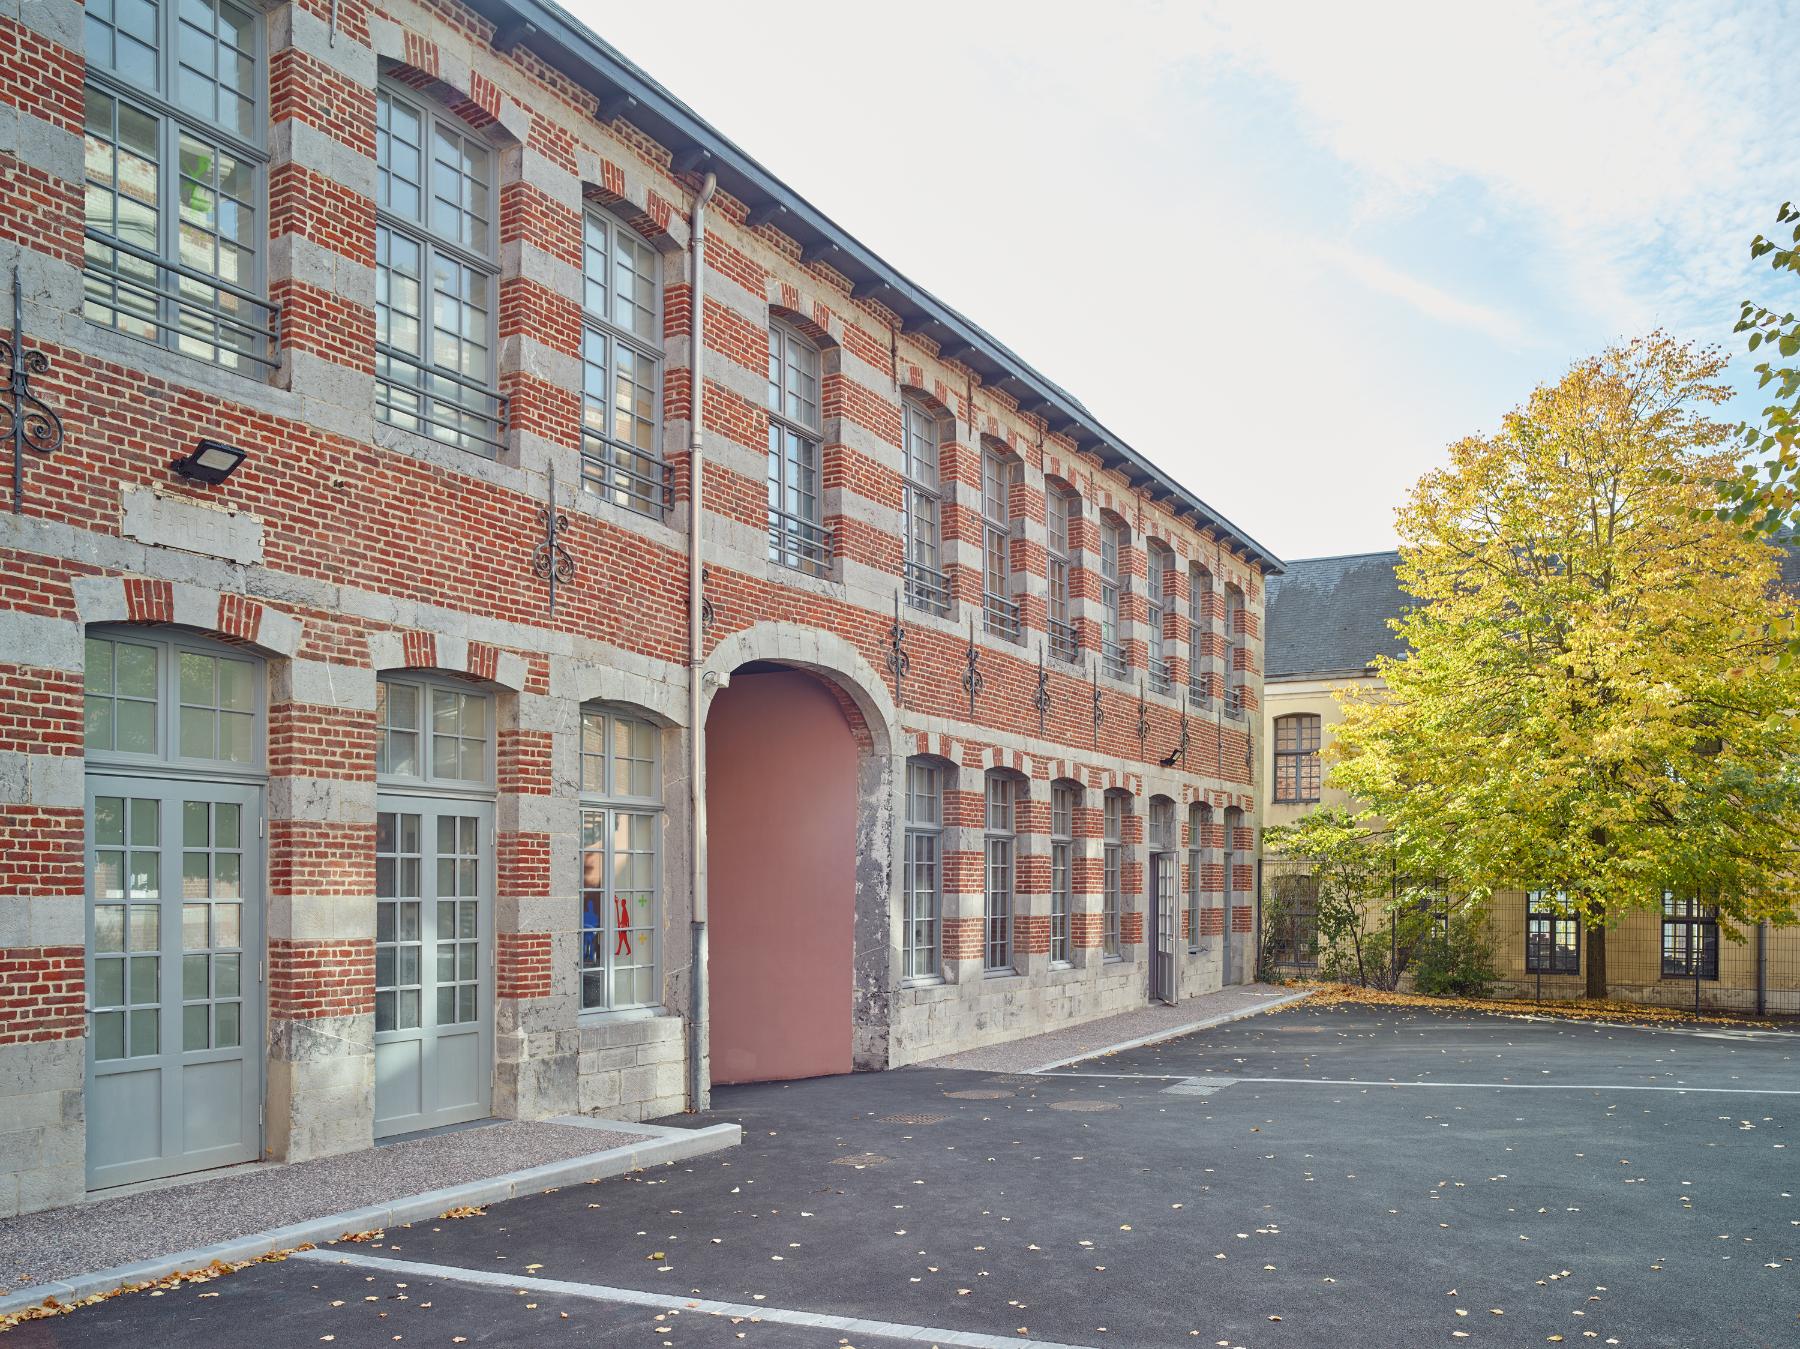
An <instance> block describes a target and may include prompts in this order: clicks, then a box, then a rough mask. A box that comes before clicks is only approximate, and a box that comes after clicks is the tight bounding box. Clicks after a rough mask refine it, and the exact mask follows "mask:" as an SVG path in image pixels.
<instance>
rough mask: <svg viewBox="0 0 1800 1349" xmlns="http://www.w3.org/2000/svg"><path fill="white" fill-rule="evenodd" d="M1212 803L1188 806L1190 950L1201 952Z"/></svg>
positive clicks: (1210, 843)
mask: <svg viewBox="0 0 1800 1349" xmlns="http://www.w3.org/2000/svg"><path fill="white" fill-rule="evenodd" d="M1211 835H1212V807H1211V806H1209V805H1207V804H1206V802H1204V801H1196V802H1194V804H1193V805H1191V806H1189V807H1188V895H1187V901H1188V954H1189V955H1199V954H1200V896H1201V895H1202V894H1203V893H1204V892H1205V890H1206V850H1207V848H1209V847H1211V846H1212V838H1211Z"/></svg>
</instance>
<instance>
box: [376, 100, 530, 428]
mask: <svg viewBox="0 0 1800 1349" xmlns="http://www.w3.org/2000/svg"><path fill="white" fill-rule="evenodd" d="M493 161H494V155H493V151H492V150H491V149H489V148H488V146H487V144H486V143H485V142H483V141H482V140H481V139H480V138H479V137H478V136H477V135H476V134H475V131H474V129H473V128H472V127H470V126H468V125H467V124H466V123H464V122H462V121H461V120H459V119H458V118H456V117H454V116H453V115H451V114H450V113H449V112H447V111H446V110H444V109H442V108H439V107H437V106H435V105H434V104H432V103H431V102H430V101H429V100H427V99H425V98H424V97H422V96H420V95H418V94H416V93H414V92H413V91H412V90H410V89H405V88H404V87H399V88H390V87H388V86H386V85H383V86H382V87H381V88H380V89H379V90H377V92H376V102H375V413H376V416H378V417H379V418H380V419H381V420H382V421H384V422H386V423H388V424H389V425H390V426H397V427H399V428H400V429H402V430H405V431H413V432H416V433H417V434H419V435H422V436H427V437H429V438H430V439H432V440H438V441H442V442H443V443H444V444H446V445H455V446H457V447H459V448H461V449H465V450H472V451H474V452H475V453H477V454H485V455H488V456H493V455H495V454H497V453H498V452H499V451H500V449H501V447H502V445H503V444H504V442H505V437H506V403H505V400H504V399H503V398H502V397H501V396H500V394H499V392H498V390H497V389H496V388H495V384H494V286H495V275H496V273H497V272H498V270H499V269H498V267H497V266H496V265H495V262H494V228H493V219H492V217H493V197H494V194H493Z"/></svg>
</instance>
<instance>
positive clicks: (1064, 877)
mask: <svg viewBox="0 0 1800 1349" xmlns="http://www.w3.org/2000/svg"><path fill="white" fill-rule="evenodd" d="M1080 796H1081V789H1080V788H1079V787H1077V786H1075V784H1073V783H1069V782H1058V783H1056V784H1054V785H1053V786H1052V787H1051V788H1050V963H1051V964H1052V965H1067V964H1068V963H1069V962H1070V960H1071V958H1072V957H1071V941H1070V932H1069V928H1070V923H1071V918H1070V915H1071V914H1072V913H1073V911H1074V907H1075V806H1076V803H1077V801H1078V800H1079V799H1080Z"/></svg>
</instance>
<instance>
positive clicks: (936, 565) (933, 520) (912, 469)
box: [900, 398, 950, 614]
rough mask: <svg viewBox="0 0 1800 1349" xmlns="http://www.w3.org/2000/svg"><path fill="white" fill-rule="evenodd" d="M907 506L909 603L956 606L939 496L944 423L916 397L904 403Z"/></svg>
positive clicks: (932, 608) (942, 609)
mask: <svg viewBox="0 0 1800 1349" xmlns="http://www.w3.org/2000/svg"><path fill="white" fill-rule="evenodd" d="M901 414H902V416H901V420H902V422H903V436H904V440H905V444H904V445H903V447H902V452H901V470H902V476H903V479H904V480H903V482H902V484H901V488H900V496H901V507H902V510H903V513H904V515H905V517H906V602H907V603H908V604H910V605H912V607H913V608H915V609H923V610H925V612H927V613H932V614H943V613H948V612H949V610H950V583H949V581H948V579H947V578H946V577H945V576H944V572H943V569H942V567H941V566H940V558H941V555H942V545H941V537H942V509H943V507H942V502H941V501H940V499H939V496H938V450H939V434H940V433H939V423H938V419H937V417H936V415H935V414H934V413H932V412H930V411H929V410H927V409H926V408H925V407H923V406H922V405H921V404H919V403H918V402H916V401H915V400H913V399H911V398H908V399H907V400H905V402H903V403H902V404H901Z"/></svg>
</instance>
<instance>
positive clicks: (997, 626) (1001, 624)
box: [981, 446, 1025, 642]
mask: <svg viewBox="0 0 1800 1349" xmlns="http://www.w3.org/2000/svg"><path fill="white" fill-rule="evenodd" d="M1019 467H1020V465H1019V463H1018V461H1017V460H1015V459H1009V458H1008V457H1007V456H1006V455H1004V454H1002V453H1001V452H1000V451H999V450H996V449H994V448H992V447H991V446H983V447H982V450H981V578H982V579H981V587H982V603H981V608H982V614H983V616H984V622H985V624H986V627H987V630H988V631H989V632H991V633H993V634H994V635H995V636H996V637H1004V638H1005V639H1006V640H1007V641H1009V642H1018V641H1023V640H1024V636H1025V632H1024V628H1023V627H1022V626H1021V624H1020V622H1019V605H1018V602H1017V601H1016V600H1014V599H1013V597H1012V489H1013V482H1014V480H1015V478H1016V477H1017V475H1018V471H1019Z"/></svg>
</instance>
